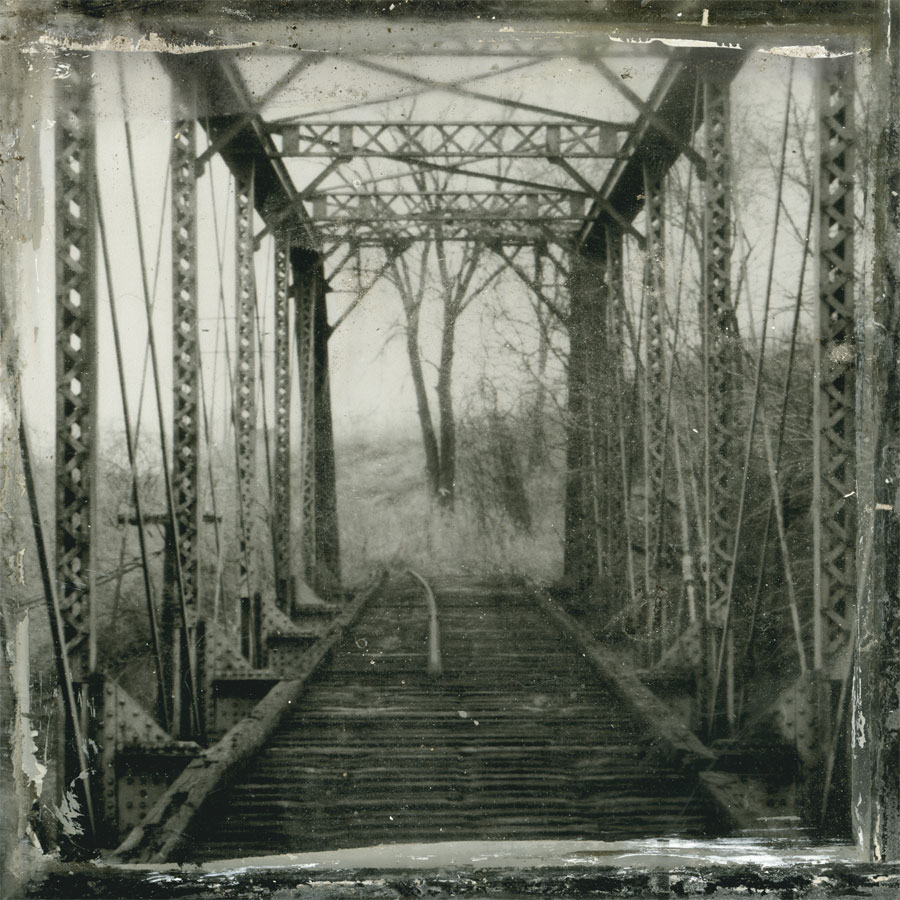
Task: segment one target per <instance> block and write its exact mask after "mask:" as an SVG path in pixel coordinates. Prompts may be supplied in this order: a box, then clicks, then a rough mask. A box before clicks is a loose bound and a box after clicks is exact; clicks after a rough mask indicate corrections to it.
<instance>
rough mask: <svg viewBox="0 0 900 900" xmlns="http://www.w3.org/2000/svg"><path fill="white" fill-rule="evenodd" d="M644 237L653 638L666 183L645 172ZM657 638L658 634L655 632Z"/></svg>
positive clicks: (648, 577)
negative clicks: (645, 241) (645, 240)
mask: <svg viewBox="0 0 900 900" xmlns="http://www.w3.org/2000/svg"><path fill="white" fill-rule="evenodd" d="M644 210H645V213H646V221H647V226H646V238H647V245H646V248H645V254H646V255H645V259H644V296H645V298H646V313H645V316H644V322H645V327H646V331H647V335H646V348H647V349H646V353H647V366H646V374H645V386H644V417H645V420H644V421H645V427H644V490H645V497H644V543H645V550H644V581H645V590H646V591H647V636H648V639H649V640H650V641H651V644H652V642H653V636H654V631H655V630H656V629H657V627H658V626H659V625H660V623H661V620H662V617H663V614H664V610H663V609H662V607H661V606H660V603H661V601H662V598H661V597H660V585H659V583H658V578H657V576H658V571H659V565H660V560H659V555H660V551H661V549H662V531H663V527H664V519H665V507H666V484H665V472H664V468H665V442H666V403H665V373H666V360H665V332H664V327H665V325H664V318H665V231H664V229H665V186H664V183H663V179H662V178H661V177H658V176H653V175H651V174H650V173H649V172H647V171H646V170H645V171H644ZM658 637H659V638H662V637H663V636H662V634H659V635H658Z"/></svg>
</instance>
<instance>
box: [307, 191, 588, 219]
mask: <svg viewBox="0 0 900 900" xmlns="http://www.w3.org/2000/svg"><path fill="white" fill-rule="evenodd" d="M308 212H309V215H310V218H311V219H312V221H314V222H315V223H316V224H317V225H319V226H323V225H325V226H327V225H329V224H333V225H347V224H353V223H363V222H367V223H368V222H371V223H381V224H383V225H385V226H386V227H389V226H390V223H392V222H460V223H462V222H498V221H517V222H527V221H530V222H565V221H569V222H577V223H581V222H583V220H584V215H585V198H584V197H583V196H577V195H576V196H572V195H567V194H563V195H558V194H550V193H538V192H524V191H517V192H512V193H506V192H501V191H486V192H473V191H443V192H440V193H438V192H423V193H407V192H397V193H394V192H390V193H388V192H384V193H378V194H318V195H316V196H314V197H312V198H311V202H310V203H309V205H308Z"/></svg>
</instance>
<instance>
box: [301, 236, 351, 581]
mask: <svg viewBox="0 0 900 900" xmlns="http://www.w3.org/2000/svg"><path fill="white" fill-rule="evenodd" d="M291 261H292V266H293V270H294V285H295V292H296V298H297V314H296V329H297V356H298V360H299V366H298V368H299V374H300V379H299V380H300V405H301V411H302V421H301V425H300V454H301V475H300V479H301V491H302V503H303V519H302V526H301V540H300V546H301V552H302V557H303V572H304V580H305V581H306V583H307V584H308V585H309V586H310V587H312V588H313V589H314V590H316V591H318V592H319V593H321V594H324V595H329V594H332V593H333V592H335V591H337V590H338V589H339V586H340V551H339V544H338V531H337V494H336V492H335V468H334V441H333V436H332V425H331V390H330V385H329V374H328V337H329V326H328V312H327V307H326V302H325V275H324V271H323V266H322V261H321V260H320V259H319V257H318V255H317V254H313V253H309V252H305V251H303V250H299V249H297V250H294V251H292V254H291Z"/></svg>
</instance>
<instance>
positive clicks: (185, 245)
mask: <svg viewBox="0 0 900 900" xmlns="http://www.w3.org/2000/svg"><path fill="white" fill-rule="evenodd" d="M174 129H175V136H174V140H173V142H172V152H171V160H170V164H171V169H172V174H171V179H172V297H173V305H172V360H173V382H174V383H173V393H174V404H173V411H174V424H173V428H172V445H173V456H172V489H173V492H174V495H175V528H176V530H177V532H178V534H177V537H178V546H179V550H180V553H181V571H182V578H183V582H184V601H185V604H186V606H187V609H188V612H189V613H191V614H192V615H191V618H195V617H196V616H197V614H198V603H199V586H198V583H197V575H198V565H199V559H198V556H199V552H198V551H199V547H198V539H199V530H200V529H199V513H198V510H199V502H198V489H199V481H200V416H201V413H200V368H199V367H200V356H199V353H200V347H199V336H198V332H197V175H196V170H195V167H194V163H195V159H196V136H195V124H194V122H193V120H191V119H178V120H176V121H175V123H174Z"/></svg>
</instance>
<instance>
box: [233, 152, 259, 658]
mask: <svg viewBox="0 0 900 900" xmlns="http://www.w3.org/2000/svg"><path fill="white" fill-rule="evenodd" d="M234 189H235V249H236V253H235V269H236V273H235V287H236V291H237V297H236V304H235V306H236V309H235V316H236V326H237V335H236V343H237V363H236V366H235V373H234V401H233V402H234V428H235V441H236V444H237V475H238V501H239V517H240V569H241V595H242V596H241V650H242V652H243V653H244V655H245V656H246V657H247V659H249V660H250V662H251V663H253V664H254V665H260V664H261V659H260V657H261V654H262V651H263V648H262V635H261V621H260V620H261V611H260V604H261V595H260V588H261V585H260V581H259V572H258V571H257V564H256V556H257V553H258V552H259V546H260V545H259V543H258V541H257V528H256V512H257V500H256V495H257V491H258V490H259V485H258V484H257V480H256V416H257V411H256V284H255V276H254V262H253V253H254V241H253V209H254V197H253V189H254V179H253V170H252V168H251V170H250V172H249V173H246V174H245V173H241V174H240V175H237V174H236V175H235V180H234Z"/></svg>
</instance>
